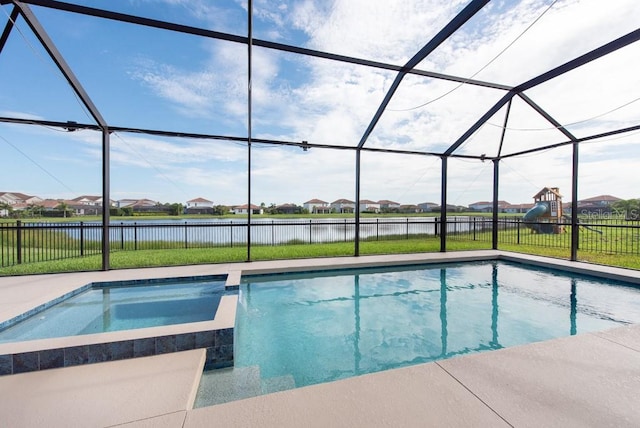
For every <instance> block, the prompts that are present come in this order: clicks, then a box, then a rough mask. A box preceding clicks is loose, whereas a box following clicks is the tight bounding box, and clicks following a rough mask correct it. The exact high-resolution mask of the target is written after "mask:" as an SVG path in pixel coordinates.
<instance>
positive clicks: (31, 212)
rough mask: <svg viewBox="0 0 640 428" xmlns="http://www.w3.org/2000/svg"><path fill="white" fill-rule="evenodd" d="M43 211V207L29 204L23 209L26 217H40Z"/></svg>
mask: <svg viewBox="0 0 640 428" xmlns="http://www.w3.org/2000/svg"><path fill="white" fill-rule="evenodd" d="M43 211H44V207H43V206H42V205H38V204H29V206H28V207H27V208H26V209H25V212H26V214H27V216H28V217H40V216H42V212H43Z"/></svg>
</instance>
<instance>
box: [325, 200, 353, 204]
mask: <svg viewBox="0 0 640 428" xmlns="http://www.w3.org/2000/svg"><path fill="white" fill-rule="evenodd" d="M331 204H355V202H353V201H350V200H349V199H336V200H335V201H333V202H331Z"/></svg>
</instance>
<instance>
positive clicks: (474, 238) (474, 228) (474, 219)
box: [473, 217, 476, 241]
mask: <svg viewBox="0 0 640 428" xmlns="http://www.w3.org/2000/svg"><path fill="white" fill-rule="evenodd" d="M473 240H474V241H475V240H476V218H475V217H474V218H473Z"/></svg>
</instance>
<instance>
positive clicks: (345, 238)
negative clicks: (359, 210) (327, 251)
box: [344, 218, 347, 242]
mask: <svg viewBox="0 0 640 428" xmlns="http://www.w3.org/2000/svg"><path fill="white" fill-rule="evenodd" d="M344 242H347V219H346V218H345V219H344Z"/></svg>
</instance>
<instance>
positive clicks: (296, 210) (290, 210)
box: [276, 204, 302, 214]
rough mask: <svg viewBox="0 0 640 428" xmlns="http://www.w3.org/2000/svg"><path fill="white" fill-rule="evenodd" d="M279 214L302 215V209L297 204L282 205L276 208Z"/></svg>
mask: <svg viewBox="0 0 640 428" xmlns="http://www.w3.org/2000/svg"><path fill="white" fill-rule="evenodd" d="M276 212H277V213H278V214H300V213H302V207H299V206H298V205H296V204H282V205H278V206H277V207H276Z"/></svg>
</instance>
